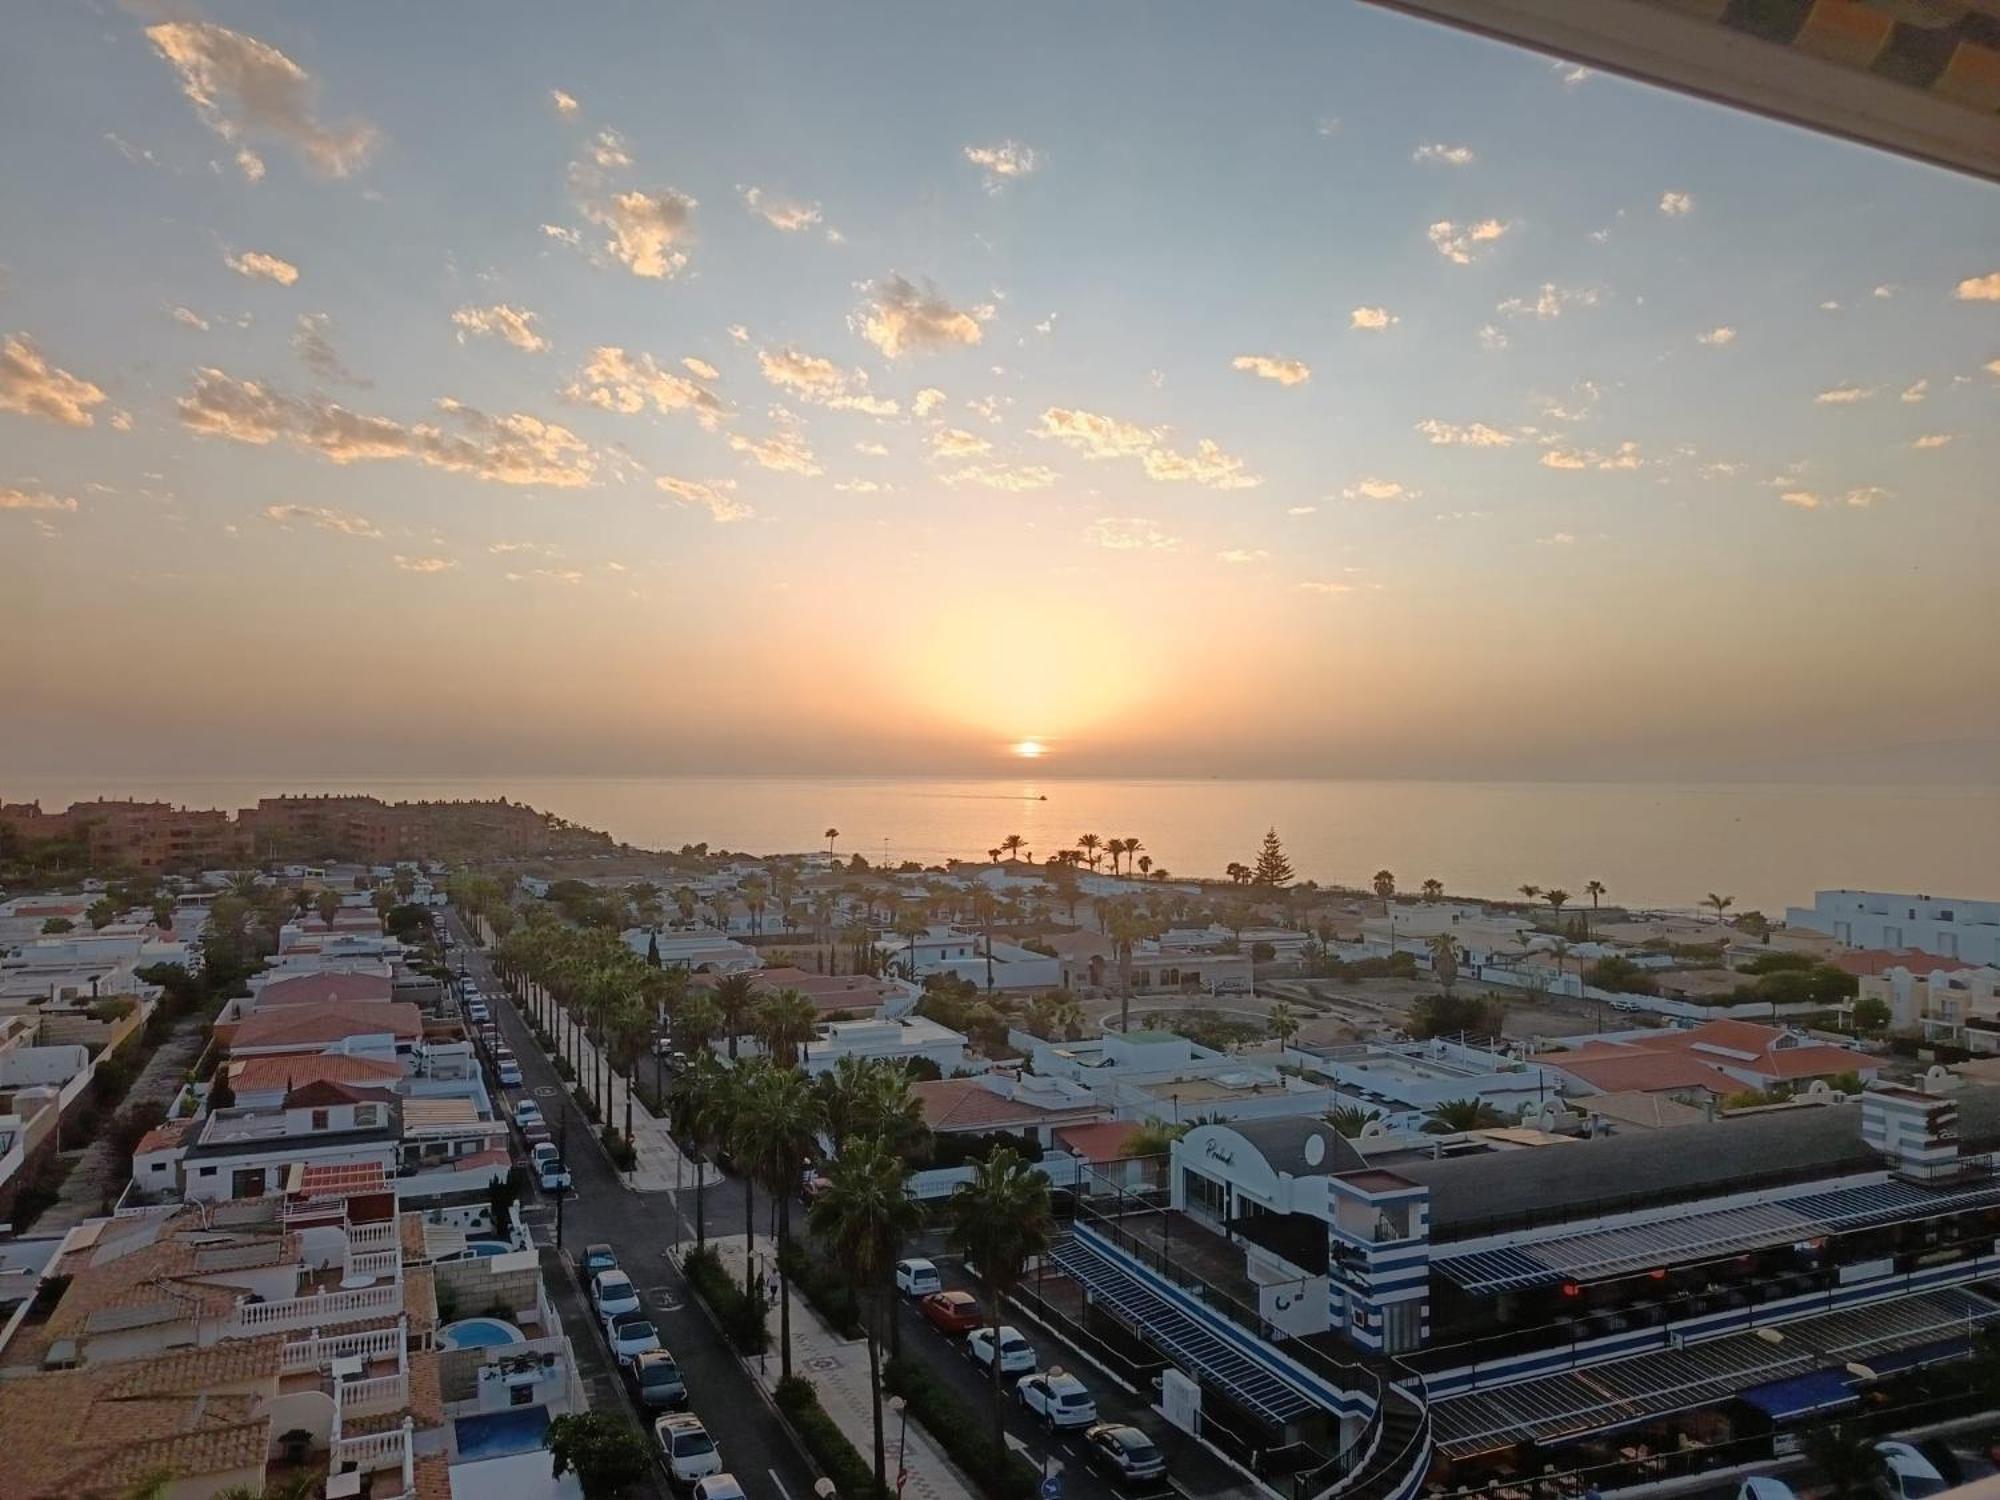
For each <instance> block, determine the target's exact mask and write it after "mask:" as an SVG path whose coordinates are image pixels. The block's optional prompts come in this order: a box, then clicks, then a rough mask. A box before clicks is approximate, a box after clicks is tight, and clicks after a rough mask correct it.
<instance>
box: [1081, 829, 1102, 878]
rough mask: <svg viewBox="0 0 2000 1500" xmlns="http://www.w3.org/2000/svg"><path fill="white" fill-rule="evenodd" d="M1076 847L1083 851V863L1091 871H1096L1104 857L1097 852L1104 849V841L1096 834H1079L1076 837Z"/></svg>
mask: <svg viewBox="0 0 2000 1500" xmlns="http://www.w3.org/2000/svg"><path fill="white" fill-rule="evenodd" d="M1076 847H1077V848H1079V849H1081V850H1082V851H1083V862H1084V863H1085V864H1087V865H1089V866H1090V868H1091V869H1093V870H1094V869H1096V868H1097V862H1098V861H1099V860H1100V859H1102V858H1103V857H1104V856H1103V855H1101V854H1099V853H1098V852H1097V851H1098V850H1099V849H1101V848H1103V847H1104V840H1103V839H1101V838H1099V837H1098V836H1097V835H1096V834H1094V833H1079V834H1078V835H1077V836H1076Z"/></svg>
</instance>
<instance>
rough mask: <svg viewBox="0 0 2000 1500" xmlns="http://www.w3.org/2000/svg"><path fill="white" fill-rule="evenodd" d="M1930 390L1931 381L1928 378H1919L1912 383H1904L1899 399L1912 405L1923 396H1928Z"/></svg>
mask: <svg viewBox="0 0 2000 1500" xmlns="http://www.w3.org/2000/svg"><path fill="white" fill-rule="evenodd" d="M1930 392H1931V383H1930V382H1929V381H1928V380H1919V381H1917V382H1916V383H1915V384H1914V385H1906V386H1904V387H1903V394H1902V397H1901V399H1902V400H1903V402H1904V403H1905V404H1906V405H1910V406H1914V405H1916V404H1917V402H1919V401H1921V400H1923V399H1924V397H1926V396H1928V395H1929V394H1930Z"/></svg>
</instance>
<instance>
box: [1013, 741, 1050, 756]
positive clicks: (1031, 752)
mask: <svg viewBox="0 0 2000 1500" xmlns="http://www.w3.org/2000/svg"><path fill="white" fill-rule="evenodd" d="M1014 753H1015V754H1016V755H1018V756H1020V757H1021V759H1023V760H1040V759H1041V758H1042V757H1043V756H1044V755H1046V754H1047V753H1048V751H1047V750H1046V749H1045V748H1044V746H1043V745H1042V742H1041V741H1040V740H1022V741H1020V742H1019V743H1018V744H1016V745H1015V746H1014Z"/></svg>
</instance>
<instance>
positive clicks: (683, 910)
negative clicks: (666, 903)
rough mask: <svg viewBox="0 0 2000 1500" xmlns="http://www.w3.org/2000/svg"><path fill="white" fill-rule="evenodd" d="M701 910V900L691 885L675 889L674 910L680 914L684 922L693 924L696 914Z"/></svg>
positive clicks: (679, 886) (678, 886)
mask: <svg viewBox="0 0 2000 1500" xmlns="http://www.w3.org/2000/svg"><path fill="white" fill-rule="evenodd" d="M700 909H701V898H700V897H699V896H697V895H695V893H694V887H693V886H691V885H677V886H675V887H674V910H675V911H677V912H679V913H680V915H681V920H682V921H683V922H692V921H693V920H694V914H695V913H696V912H697V911H699V910H700Z"/></svg>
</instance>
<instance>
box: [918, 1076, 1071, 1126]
mask: <svg viewBox="0 0 2000 1500" xmlns="http://www.w3.org/2000/svg"><path fill="white" fill-rule="evenodd" d="M910 1092H911V1093H913V1094H915V1095H916V1096H917V1102H918V1104H920V1105H922V1106H923V1111H924V1123H925V1124H926V1125H928V1126H930V1128H931V1129H932V1130H966V1131H973V1130H1006V1129H1008V1128H1009V1127H1012V1126H1017V1125H1047V1124H1050V1123H1053V1122H1055V1121H1060V1120H1070V1119H1076V1118H1078V1117H1079V1116H1083V1115H1088V1114H1093V1113H1097V1112H1098V1111H1097V1110H1096V1108H1095V1107H1094V1106H1080V1107H1077V1108H1069V1109H1043V1108H1042V1107H1041V1106H1040V1105H1038V1104H1034V1103H1030V1102H1028V1101H1025V1100H1021V1099H1012V1098H1009V1097H1007V1096H1006V1095H1004V1094H996V1093H994V1092H993V1091H992V1090H991V1089H988V1088H984V1087H982V1086H981V1084H980V1082H979V1080H978V1079H976V1078H938V1079H930V1080H927V1081H925V1082H923V1083H919V1084H915V1085H913V1086H912V1087H911V1089H910Z"/></svg>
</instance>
